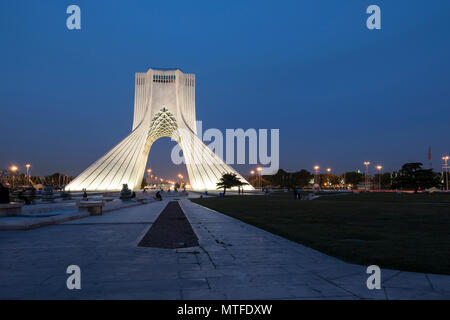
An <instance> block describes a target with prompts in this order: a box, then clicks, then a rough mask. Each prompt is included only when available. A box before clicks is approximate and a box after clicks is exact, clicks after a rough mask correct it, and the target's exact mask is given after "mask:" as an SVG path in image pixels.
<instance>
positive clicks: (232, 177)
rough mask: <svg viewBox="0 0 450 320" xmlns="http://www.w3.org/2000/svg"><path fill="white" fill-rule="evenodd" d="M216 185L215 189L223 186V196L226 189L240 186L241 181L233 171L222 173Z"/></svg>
mask: <svg viewBox="0 0 450 320" xmlns="http://www.w3.org/2000/svg"><path fill="white" fill-rule="evenodd" d="M216 185H217V189H222V188H223V196H224V197H225V192H226V191H227V189H229V188H233V187H238V186H241V185H242V182H241V180H240V179H239V178H238V177H237V175H236V174H235V173H224V174H223V175H222V177H221V178H220V180H219V182H217V184H216Z"/></svg>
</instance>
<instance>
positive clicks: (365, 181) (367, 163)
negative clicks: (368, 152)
mask: <svg viewBox="0 0 450 320" xmlns="http://www.w3.org/2000/svg"><path fill="white" fill-rule="evenodd" d="M369 164H370V161H364V165H365V166H366V177H365V179H364V184H365V187H366V191H368V190H369Z"/></svg>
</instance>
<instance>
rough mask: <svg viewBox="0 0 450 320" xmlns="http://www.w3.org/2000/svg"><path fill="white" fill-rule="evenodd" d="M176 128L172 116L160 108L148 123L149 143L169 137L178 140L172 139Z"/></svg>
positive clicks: (175, 122) (175, 121)
mask: <svg viewBox="0 0 450 320" xmlns="http://www.w3.org/2000/svg"><path fill="white" fill-rule="evenodd" d="M177 128H178V125H177V120H176V119H175V117H174V115H173V114H172V113H171V112H170V111H169V110H167V109H166V108H162V109H161V110H159V111H158V112H157V113H156V114H155V115H154V116H153V118H152V120H151V122H150V131H149V133H148V134H149V138H150V140H151V142H154V141H156V140H157V139H159V138H161V137H170V138H173V139H174V140H178V139H177V137H173V136H174V134H175V133H176V130H177Z"/></svg>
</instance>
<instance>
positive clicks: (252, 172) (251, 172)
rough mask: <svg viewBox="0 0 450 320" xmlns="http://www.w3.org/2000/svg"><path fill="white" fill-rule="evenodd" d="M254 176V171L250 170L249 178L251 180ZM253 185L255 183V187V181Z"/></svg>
mask: <svg viewBox="0 0 450 320" xmlns="http://www.w3.org/2000/svg"><path fill="white" fill-rule="evenodd" d="M254 174H255V171H254V170H251V171H250V178H252V177H253V175H254ZM250 180H251V179H250ZM254 183H255V185H256V181H255V182H254Z"/></svg>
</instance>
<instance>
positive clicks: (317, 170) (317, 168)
mask: <svg viewBox="0 0 450 320" xmlns="http://www.w3.org/2000/svg"><path fill="white" fill-rule="evenodd" d="M319 169H320V167H319V166H314V175H315V179H314V182H315V183H317V184H318V185H319V186H320V183H319Z"/></svg>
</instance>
